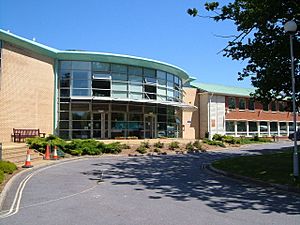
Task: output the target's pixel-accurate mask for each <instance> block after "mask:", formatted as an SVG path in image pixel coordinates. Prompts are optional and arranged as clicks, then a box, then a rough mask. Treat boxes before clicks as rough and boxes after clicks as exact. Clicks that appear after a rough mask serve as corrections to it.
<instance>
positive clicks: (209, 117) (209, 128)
mask: <svg viewBox="0 0 300 225" xmlns="http://www.w3.org/2000/svg"><path fill="white" fill-rule="evenodd" d="M213 96H214V93H211V95H210V96H209V102H208V139H209V140H212V135H211V100H212V98H213Z"/></svg>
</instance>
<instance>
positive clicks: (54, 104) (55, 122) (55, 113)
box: [53, 59, 58, 135]
mask: <svg viewBox="0 0 300 225" xmlns="http://www.w3.org/2000/svg"><path fill="white" fill-rule="evenodd" d="M57 71H58V60H57V59H55V61H54V95H53V134H55V135H57V130H56V128H57V116H56V115H57V96H58V94H57V92H58V88H57Z"/></svg>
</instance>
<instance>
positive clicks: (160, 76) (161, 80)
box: [156, 70, 167, 86]
mask: <svg viewBox="0 0 300 225" xmlns="http://www.w3.org/2000/svg"><path fill="white" fill-rule="evenodd" d="M156 74H157V80H158V84H159V85H164V86H165V85H166V84H167V73H166V72H164V71H160V70H157V72H156Z"/></svg>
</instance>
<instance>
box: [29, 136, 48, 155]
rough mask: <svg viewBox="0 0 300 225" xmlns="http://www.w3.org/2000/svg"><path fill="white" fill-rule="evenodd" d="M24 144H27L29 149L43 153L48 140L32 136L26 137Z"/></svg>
mask: <svg viewBox="0 0 300 225" xmlns="http://www.w3.org/2000/svg"><path fill="white" fill-rule="evenodd" d="M26 144H28V147H29V148H30V149H35V150H37V151H39V152H42V153H44V152H45V148H46V146H47V144H48V142H47V141H46V139H45V138H42V137H34V138H27V139H26Z"/></svg>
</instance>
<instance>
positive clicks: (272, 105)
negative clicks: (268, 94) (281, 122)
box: [271, 101, 277, 112]
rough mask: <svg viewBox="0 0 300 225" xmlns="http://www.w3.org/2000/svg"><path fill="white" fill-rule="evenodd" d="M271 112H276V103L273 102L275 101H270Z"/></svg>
mask: <svg viewBox="0 0 300 225" xmlns="http://www.w3.org/2000/svg"><path fill="white" fill-rule="evenodd" d="M271 110H272V111H273V112H275V111H277V107H276V102H275V101H272V102H271Z"/></svg>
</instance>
